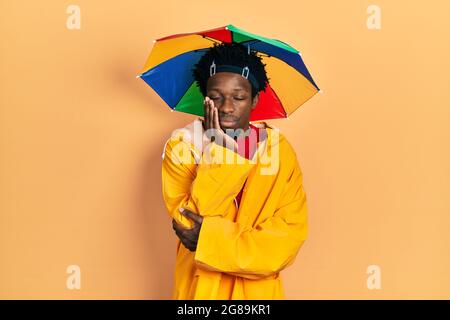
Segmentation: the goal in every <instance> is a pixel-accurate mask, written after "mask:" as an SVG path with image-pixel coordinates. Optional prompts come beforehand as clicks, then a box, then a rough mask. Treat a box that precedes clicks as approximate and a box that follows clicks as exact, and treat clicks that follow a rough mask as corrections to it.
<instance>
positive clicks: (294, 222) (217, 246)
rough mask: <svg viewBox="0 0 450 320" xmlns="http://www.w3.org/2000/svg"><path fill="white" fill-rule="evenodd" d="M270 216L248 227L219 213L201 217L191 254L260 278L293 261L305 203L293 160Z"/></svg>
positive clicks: (302, 233)
mask: <svg viewBox="0 0 450 320" xmlns="http://www.w3.org/2000/svg"><path fill="white" fill-rule="evenodd" d="M285 177H288V178H287V183H286V185H285V187H284V190H283V191H284V192H283V193H282V195H281V198H280V201H279V203H278V205H277V206H276V210H275V212H274V213H273V216H271V217H270V218H267V219H266V220H264V221H262V222H261V223H259V224H257V225H255V226H253V227H251V226H245V225H242V224H239V223H237V222H233V221H230V220H227V219H224V218H222V217H206V218H204V219H203V223H202V227H201V230H200V236H199V240H198V244H197V251H196V254H195V261H196V263H197V265H198V266H200V267H202V268H205V269H207V270H211V271H220V272H225V273H229V274H233V275H236V276H240V277H244V278H249V279H260V278H266V277H269V276H272V275H275V274H277V273H278V272H279V271H280V270H282V269H284V268H286V267H287V266H289V265H290V264H292V263H293V261H294V259H295V257H296V255H297V252H298V250H299V249H300V247H301V246H302V244H303V243H304V241H305V239H306V237H307V231H308V225H307V212H308V209H307V203H306V194H305V191H304V189H303V184H302V172H301V169H300V166H299V164H298V162H297V160H296V157H295V161H293V165H291V169H290V170H289V174H288V175H287V176H285Z"/></svg>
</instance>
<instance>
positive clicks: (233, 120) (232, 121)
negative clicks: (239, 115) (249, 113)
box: [220, 118, 237, 124]
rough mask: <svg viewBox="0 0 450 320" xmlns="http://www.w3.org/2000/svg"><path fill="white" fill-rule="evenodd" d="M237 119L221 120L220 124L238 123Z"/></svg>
mask: <svg viewBox="0 0 450 320" xmlns="http://www.w3.org/2000/svg"><path fill="white" fill-rule="evenodd" d="M236 122H237V119H232V118H220V123H227V124H228V123H236Z"/></svg>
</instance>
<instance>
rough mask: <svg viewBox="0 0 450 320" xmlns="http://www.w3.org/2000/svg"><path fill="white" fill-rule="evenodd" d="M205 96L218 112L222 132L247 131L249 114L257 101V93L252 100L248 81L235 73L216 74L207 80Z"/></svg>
mask: <svg viewBox="0 0 450 320" xmlns="http://www.w3.org/2000/svg"><path fill="white" fill-rule="evenodd" d="M206 94H207V96H208V97H209V98H210V99H211V100H212V101H214V106H215V107H217V110H218V111H219V122H220V127H221V128H222V129H223V130H226V129H243V130H247V129H248V127H249V119H250V112H251V111H252V109H254V108H255V107H256V105H257V103H258V100H259V93H258V94H257V95H256V96H255V98H253V99H252V87H251V84H250V81H248V80H247V79H245V78H244V77H242V76H241V75H239V74H237V73H233V72H218V73H216V74H215V75H213V76H212V77H210V78H209V79H208V82H207V85H206Z"/></svg>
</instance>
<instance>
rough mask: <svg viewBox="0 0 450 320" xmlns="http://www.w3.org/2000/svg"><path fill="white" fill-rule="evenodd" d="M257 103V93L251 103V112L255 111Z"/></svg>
mask: <svg viewBox="0 0 450 320" xmlns="http://www.w3.org/2000/svg"><path fill="white" fill-rule="evenodd" d="M258 101H259V92H258V93H257V94H256V96H255V97H254V98H253V101H252V110H253V109H255V107H256V105H257V104H258Z"/></svg>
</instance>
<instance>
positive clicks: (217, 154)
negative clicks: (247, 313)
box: [162, 120, 308, 300]
mask: <svg viewBox="0 0 450 320" xmlns="http://www.w3.org/2000/svg"><path fill="white" fill-rule="evenodd" d="M254 125H255V126H258V127H260V128H261V127H262V128H265V129H266V132H267V139H265V140H264V141H261V142H258V146H257V151H256V152H255V155H254V156H253V158H252V159H246V158H244V157H241V156H240V155H239V154H237V153H235V152H233V151H232V150H230V149H227V148H225V147H222V146H220V145H219V144H217V143H214V142H212V143H211V142H210V141H208V140H207V138H206V137H205V135H203V132H204V131H203V127H202V124H201V121H200V120H195V121H194V122H192V123H190V124H189V125H188V126H186V127H185V128H182V129H181V130H178V131H177V132H175V133H174V134H173V135H172V137H171V138H170V139H169V140H168V141H167V142H166V144H165V146H164V153H163V161H162V191H163V198H164V202H165V205H166V208H167V210H168V212H169V214H170V216H171V217H172V218H174V219H175V220H177V221H178V222H180V223H182V224H183V225H184V226H186V227H190V226H192V223H191V221H190V220H188V219H187V218H185V217H184V216H183V215H182V214H181V213H180V211H179V208H186V209H189V210H191V211H192V212H196V213H198V214H200V215H202V216H203V223H202V227H201V230H200V235H199V239H198V244H197V250H196V251H195V252H191V251H189V250H188V249H186V248H185V247H184V246H183V244H181V242H180V241H179V240H178V242H177V251H176V254H177V255H176V264H175V279H174V280H175V283H174V291H173V298H174V299H226V300H228V299H283V298H284V291H283V286H282V281H281V277H280V271H281V270H283V269H284V268H286V267H287V266H289V265H290V264H292V263H293V261H294V259H295V257H296V255H297V252H298V251H299V249H300V247H301V246H302V244H303V242H304V241H305V239H306V236H307V231H308V225H307V212H308V210H307V203H306V194H305V191H304V188H303V184H302V172H301V169H300V166H299V163H298V161H297V157H296V154H295V151H294V150H293V148H292V146H291V145H290V144H289V142H288V141H287V140H286V138H285V137H284V136H283V135H282V134H281V133H280V132H279V130H278V129H276V128H274V127H271V126H269V125H268V124H267V123H265V122H262V123H258V124H254ZM227 157H231V158H227ZM227 159H234V162H233V161H225V160H227ZM244 183H245V186H244V190H243V194H242V200H241V203H240V206H239V208H238V207H237V201H236V199H235V197H236V196H237V194H238V193H239V191H240V190H241V188H242V186H243V185H244Z"/></svg>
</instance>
